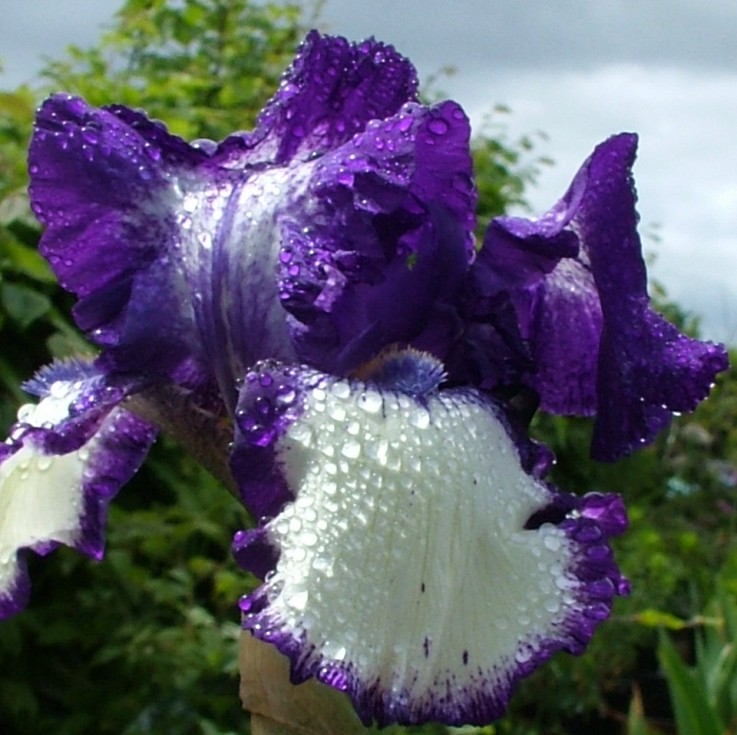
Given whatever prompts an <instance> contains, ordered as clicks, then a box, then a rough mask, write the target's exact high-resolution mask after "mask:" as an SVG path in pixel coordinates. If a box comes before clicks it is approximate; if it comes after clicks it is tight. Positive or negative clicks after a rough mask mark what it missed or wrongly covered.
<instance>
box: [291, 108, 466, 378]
mask: <svg viewBox="0 0 737 735" xmlns="http://www.w3.org/2000/svg"><path fill="white" fill-rule="evenodd" d="M469 135H470V130H469V125H468V120H467V118H466V116H465V114H464V113H463V111H462V110H461V109H460V108H459V107H458V106H457V105H456V104H454V103H452V102H446V103H443V104H441V105H438V106H436V107H432V108H429V109H428V108H424V107H421V106H419V105H407V106H405V107H404V108H403V109H402V111H401V112H400V114H399V115H397V116H396V117H393V118H389V119H388V120H383V121H374V122H372V123H370V124H369V125H368V127H367V129H366V131H365V132H363V133H361V134H360V135H357V136H356V137H355V138H354V139H353V140H351V141H350V142H349V143H347V144H346V145H344V146H342V147H341V148H339V149H338V150H336V151H334V152H332V153H331V154H329V155H326V156H324V157H323V158H322V159H320V161H319V162H318V163H317V166H316V168H315V172H314V175H313V176H312V177H311V179H310V183H309V194H308V197H309V201H310V202H312V205H311V206H307V207H304V206H300V207H294V208H293V209H292V210H290V209H285V210H284V222H285V224H284V232H285V236H284V239H283V242H284V244H283V246H282V249H281V252H280V271H279V273H280V292H281V298H282V303H283V304H284V306H285V307H286V308H287V309H288V310H289V312H290V313H291V314H292V316H293V319H292V320H291V327H292V335H293V339H294V342H295V345H296V347H297V352H298V355H299V357H300V359H302V360H304V361H305V362H307V363H309V364H311V365H314V366H316V367H319V368H320V369H323V370H326V371H330V372H337V373H341V374H345V373H347V372H349V371H350V370H352V369H354V368H356V367H357V366H358V365H359V364H361V363H362V362H364V361H366V360H369V359H371V357H372V356H374V355H376V354H377V353H378V352H380V351H381V350H382V349H383V348H384V347H386V346H387V345H390V344H392V343H395V342H400V343H403V344H413V345H415V346H418V347H421V348H423V349H426V350H430V351H432V352H434V353H435V354H437V355H438V356H440V357H443V356H444V354H445V352H446V351H447V348H448V344H449V343H450V341H451V339H452V338H453V336H454V334H455V332H457V331H459V326H458V325H457V324H456V323H455V322H454V321H453V319H454V317H453V310H452V309H451V307H450V304H452V303H453V302H454V300H455V299H456V298H457V292H458V289H459V288H460V286H461V285H462V283H463V278H464V276H465V272H466V270H467V268H468V265H469V262H470V261H471V260H472V258H473V234H472V233H473V227H474V223H475V215H474V210H475V204H476V193H475V189H474V186H473V181H472V162H471V158H470V155H469ZM346 233H348V235H347V234H346Z"/></svg>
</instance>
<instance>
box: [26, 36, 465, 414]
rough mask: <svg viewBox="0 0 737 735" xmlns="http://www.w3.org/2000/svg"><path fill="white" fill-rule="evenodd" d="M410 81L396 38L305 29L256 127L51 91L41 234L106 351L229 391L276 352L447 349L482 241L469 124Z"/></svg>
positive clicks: (35, 172)
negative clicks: (455, 297)
mask: <svg viewBox="0 0 737 735" xmlns="http://www.w3.org/2000/svg"><path fill="white" fill-rule="evenodd" d="M415 96H416V74H415V71H414V69H413V67H412V66H411V64H409V62H407V60H406V59H404V58H403V57H401V56H400V55H399V54H397V53H396V52H395V51H394V50H393V49H392V48H391V47H388V46H384V45H382V44H379V43H377V42H374V41H367V42H364V43H362V44H358V45H351V44H349V43H348V42H346V41H345V40H344V39H340V38H330V37H322V36H320V35H319V34H317V33H312V34H310V35H309V37H308V39H307V41H306V42H305V44H304V46H303V47H302V49H301V51H300V54H299V55H298V57H297V59H296V60H295V62H294V64H293V66H292V67H291V69H290V70H289V71H288V72H287V74H286V76H285V78H284V81H283V84H282V86H281V88H280V90H279V91H278V92H277V94H276V95H275V97H274V98H273V100H272V101H271V102H270V103H269V104H268V105H267V107H266V108H265V110H264V112H263V113H262V115H261V117H260V119H259V124H258V127H257V129H256V130H255V131H254V132H253V133H249V134H243V135H238V136H233V137H231V138H229V139H228V140H226V141H224V142H223V143H222V144H221V146H220V147H219V148H218V147H214V148H213V147H212V146H206V145H203V144H201V143H198V144H194V145H192V146H190V145H188V144H187V143H185V142H184V141H182V140H180V139H179V138H177V137H176V136H172V135H170V134H169V133H168V132H167V131H166V129H165V128H164V127H163V125H161V124H159V123H155V122H152V121H150V120H148V119H147V118H145V116H143V115H142V114H140V113H138V112H133V111H131V110H128V109H126V108H124V107H120V106H114V107H110V108H107V109H95V108H92V107H90V106H89V105H87V104H86V103H85V102H84V101H82V100H80V99H76V98H71V97H68V96H62V95H57V96H55V97H52V98H51V99H50V100H48V101H47V102H46V103H45V104H44V105H43V106H42V107H41V109H40V111H39V114H38V118H37V122H36V128H35V132H34V137H33V141H32V144H31V149H30V156H29V160H30V172H31V188H30V192H31V200H32V204H33V207H34V210H35V211H36V213H37V215H38V217H39V219H40V220H41V221H42V223H44V224H45V225H46V232H45V233H44V235H43V238H42V242H41V250H42V252H43V253H44V254H45V255H46V257H47V258H48V259H49V260H50V262H51V264H52V266H53V268H54V270H55V271H56V272H57V274H58V275H59V278H60V280H61V282H62V284H63V285H64V286H65V287H66V288H68V289H70V290H72V291H73V292H74V293H76V294H77V295H78V296H79V299H80V300H79V303H78V304H77V306H76V308H75V316H76V319H77V322H78V323H79V325H80V326H81V327H82V328H83V329H84V330H85V331H87V332H88V334H89V335H90V336H91V338H92V339H93V340H94V341H96V342H97V344H99V345H100V346H101V347H102V348H103V354H102V356H101V364H103V365H105V367H106V369H108V370H110V371H115V372H119V373H130V374H141V373H142V372H145V373H146V374H147V375H149V376H151V377H158V378H164V379H169V380H172V379H173V380H174V381H175V382H180V383H182V382H186V383H187V384H188V385H190V386H194V387H200V386H203V385H204V384H209V383H210V382H211V381H212V379H214V380H215V381H216V382H217V384H218V386H219V388H220V391H221V393H222V394H223V398H224V401H225V403H226V405H227V406H228V408H231V409H232V406H233V404H234V402H235V397H236V396H235V388H234V386H235V381H236V378H237V377H239V376H240V375H242V374H243V372H244V371H245V370H246V369H247V367H248V366H249V365H251V364H253V363H254V362H255V361H256V360H259V359H263V358H266V357H274V358H278V359H282V360H286V361H291V360H293V359H295V357H296V356H297V353H298V352H299V353H304V354H305V355H307V353H309V354H310V356H311V357H315V356H316V354H317V352H319V350H320V349H321V348H322V347H324V346H326V345H327V346H328V347H329V352H330V354H329V356H328V357H326V358H325V359H323V360H316V364H320V366H322V367H326V366H328V364H329V366H330V367H333V366H338V365H349V364H350V363H352V362H353V363H356V362H357V361H358V362H360V361H361V360H363V359H367V358H368V357H370V356H371V354H373V353H374V352H376V351H377V348H378V349H381V348H382V347H384V346H386V344H387V343H388V342H390V341H404V342H409V341H416V342H417V343H418V344H420V345H421V346H423V347H424V346H433V345H434V344H437V345H438V347H437V349H436V351H437V352H441V351H442V349H443V347H444V346H445V345H446V344H447V343H448V342H449V340H450V335H451V334H452V333H453V331H454V330H455V331H457V330H458V326H457V320H455V321H454V318H453V312H452V309H450V308H449V307H448V306H447V305H445V301H449V300H450V298H451V293H452V292H453V291H454V289H457V288H458V286H459V283H460V281H461V277H462V274H463V271H464V270H465V268H466V267H467V264H468V260H469V259H470V257H471V256H472V246H471V234H470V233H471V231H472V229H473V222H474V214H473V209H474V203H475V192H474V189H473V184H472V179H471V161H470V156H469V153H468V136H469V131H468V122H467V120H466V118H465V115H464V114H463V112H462V111H461V110H460V109H459V108H458V107H457V106H455V105H453V104H451V103H445V104H444V105H440V106H437V107H435V108H432V109H427V108H424V107H422V106H420V105H418V104H416V103H413V102H411V101H412V100H414V99H415ZM407 104H409V106H405V107H404V108H402V106H403V105H407ZM400 109H403V111H402V112H400ZM348 179H350V181H348ZM290 258H291V260H290ZM400 292H403V293H400ZM364 297H365V298H364ZM415 297H416V298H415ZM336 304H337V305H339V307H340V308H339V309H338V308H335V309H334V308H333V307H334V306H335V305H336ZM338 311H339V312H340V315H338V314H337V312H338ZM326 315H328V316H327V317H326ZM295 342H297V343H298V345H297V346H295ZM303 359H304V358H303Z"/></svg>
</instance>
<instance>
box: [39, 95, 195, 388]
mask: <svg viewBox="0 0 737 735" xmlns="http://www.w3.org/2000/svg"><path fill="white" fill-rule="evenodd" d="M203 158H205V156H204V154H203V153H202V152H201V151H198V150H196V149H195V148H192V147H191V146H189V145H187V144H186V143H185V142H184V141H182V140H180V139H179V138H176V137H175V136H172V135H169V134H168V133H167V132H166V130H165V129H164V128H163V126H162V125H159V124H155V123H152V122H151V121H149V120H148V119H147V118H145V117H144V116H143V115H142V114H140V113H136V112H133V111H131V110H127V109H126V108H122V107H113V108H109V109H96V108H93V107H91V106H89V105H87V103H85V102H84V101H83V100H81V99H79V98H75V97H70V96H68V95H55V96H53V97H51V98H50V99H48V100H47V101H46V102H45V103H44V104H43V105H42V106H41V108H40V109H39V111H38V114H37V117H36V124H35V128H34V134H33V138H32V141H31V146H30V150H29V171H30V176H31V184H30V188H29V192H30V197H31V203H32V206H33V210H34V212H35V214H36V216H37V217H38V219H39V220H40V221H41V222H42V223H43V224H44V225H45V226H46V230H45V232H44V235H43V237H42V240H41V244H40V249H41V252H42V254H43V255H44V256H45V257H46V258H47V259H48V261H49V262H50V264H51V266H52V268H53V269H54V271H55V273H56V274H57V276H58V277H59V280H60V282H61V284H62V285H63V286H64V287H65V288H67V289H68V290H70V291H72V292H73V293H75V294H76V295H77V296H78V297H79V301H78V303H77V305H76V307H75V310H74V314H75V318H76V320H77V323H78V324H79V326H80V327H81V328H82V329H84V330H85V331H86V332H87V333H88V334H89V335H90V337H91V338H92V339H93V340H94V341H95V342H96V343H97V344H99V345H101V346H102V347H104V348H106V350H105V356H104V358H103V360H104V361H105V362H106V363H107V364H108V367H110V368H114V369H116V370H118V371H120V372H139V373H140V372H144V371H145V372H148V373H149V374H159V375H165V376H170V375H171V374H172V373H174V372H176V371H177V370H179V369H181V368H182V366H183V365H184V364H185V363H187V362H188V361H189V360H190V359H191V358H192V357H193V356H197V357H200V356H201V355H200V354H199V350H198V349H197V348H198V345H197V344H196V340H195V339H194V336H195V334H194V328H193V314H192V305H191V302H192V298H191V295H190V294H189V293H188V291H189V289H188V286H187V284H186V281H185V280H184V278H183V276H182V274H180V273H179V272H178V269H177V268H176V267H173V266H172V265H171V261H172V260H174V259H175V257H176V255H177V250H178V249H179V247H180V242H179V238H178V225H177V221H176V217H177V212H178V211H179V210H181V201H180V200H178V199H177V187H176V181H172V179H171V172H172V170H177V171H179V172H182V171H191V169H192V168H193V167H194V166H195V165H196V164H197V163H199V162H200V161H202V160H203ZM180 199H181V197H180Z"/></svg>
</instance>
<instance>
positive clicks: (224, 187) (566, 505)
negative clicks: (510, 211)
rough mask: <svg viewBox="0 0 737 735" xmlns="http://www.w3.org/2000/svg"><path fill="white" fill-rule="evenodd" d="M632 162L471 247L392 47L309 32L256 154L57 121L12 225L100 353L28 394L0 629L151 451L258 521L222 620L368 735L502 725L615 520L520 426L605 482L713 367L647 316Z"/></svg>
mask: <svg viewBox="0 0 737 735" xmlns="http://www.w3.org/2000/svg"><path fill="white" fill-rule="evenodd" d="M175 27H176V26H175ZM635 145H636V141H635V138H634V137H633V136H630V135H621V136H617V137H614V138H612V139H610V140H609V141H606V142H605V143H603V144H602V145H600V146H599V147H597V149H596V150H595V151H594V153H593V154H592V156H591V158H590V159H589V160H588V161H587V162H586V163H585V164H584V166H583V167H582V168H581V170H580V171H579V173H578V174H577V176H576V178H575V179H574V182H573V184H572V185H571V188H570V189H569V191H568V192H567V193H566V195H565V196H564V198H563V199H562V200H561V201H560V202H559V203H558V204H556V205H555V206H554V207H553V209H552V210H551V211H550V212H549V213H548V214H546V215H545V216H543V217H542V218H540V219H538V220H525V219H521V218H513V217H497V218H495V219H493V220H492V222H491V224H490V226H489V228H488V230H487V233H486V235H485V238H484V243H483V246H482V247H481V248H480V249H477V248H476V247H475V244H474V240H473V229H474V226H475V216H474V209H475V204H476V196H475V189H474V186H473V179H472V172H471V159H470V152H469V129H468V123H467V120H466V118H465V116H464V114H463V112H462V111H461V110H460V108H458V107H457V106H456V105H454V104H453V103H449V102H446V103H440V104H437V105H433V106H431V107H427V106H423V105H421V104H419V103H418V102H417V101H416V77H415V73H414V70H413V68H412V67H411V65H410V64H409V63H408V62H407V61H406V60H405V59H403V58H402V57H401V56H399V55H398V54H396V52H395V51H394V50H393V49H391V47H387V46H383V45H382V44H379V43H376V42H365V43H363V44H359V45H351V44H348V43H347V42H346V41H344V40H342V39H334V38H329V37H322V36H320V35H319V34H316V33H312V34H310V35H309V36H308V39H307V41H306V43H305V44H304V46H303V47H302V48H301V50H300V52H299V54H298V56H297V58H296V60H295V61H294V63H293V64H292V66H291V67H290V69H289V71H288V72H287V74H286V76H285V77H284V79H283V81H282V83H281V86H280V89H279V91H278V92H277V94H276V95H275V97H274V98H273V99H272V101H271V102H270V103H268V104H267V106H266V107H265V108H264V110H263V112H262V113H261V114H260V115H259V117H258V120H257V124H256V127H255V129H254V131H253V132H251V133H238V134H234V135H231V136H228V137H227V138H225V139H224V140H223V141H221V142H220V143H215V142H212V141H210V140H206V139H200V140H197V141H196V142H195V143H193V144H187V143H185V142H184V140H182V139H181V138H178V137H176V136H174V135H172V134H170V133H169V132H168V131H167V130H166V129H165V128H164V127H163V126H162V125H160V124H158V123H153V122H151V121H150V120H149V119H148V118H146V117H145V116H144V115H143V114H141V113H137V112H133V111H131V110H130V109H128V108H125V107H122V106H120V105H116V106H113V107H109V108H103V109H99V108H96V107H95V106H94V105H92V104H89V103H87V102H84V101H83V100H82V99H80V98H77V97H70V96H64V95H57V96H55V97H52V98H51V99H50V100H48V101H47V102H46V103H45V104H44V106H43V107H42V108H41V110H40V112H39V114H38V117H37V120H36V125H35V132H34V138H33V142H32V144H31V153H30V172H31V199H32V203H33V207H34V211H35V212H36V214H37V216H38V217H39V219H40V220H41V221H42V222H43V223H44V224H45V225H46V231H45V234H44V236H43V239H42V242H41V251H42V253H43V254H44V256H45V257H46V258H47V259H48V261H49V262H50V263H51V265H52V268H53V269H54V271H55V272H56V274H57V275H58V276H59V278H60V280H61V282H62V285H64V286H65V288H67V289H69V290H70V291H72V292H73V293H75V294H76V295H77V297H78V302H77V304H76V306H75V311H74V314H75V319H76V321H77V324H78V325H79V326H80V327H81V328H82V329H83V330H84V331H85V332H86V333H87V335H88V337H89V338H90V339H91V340H92V341H93V342H95V343H96V344H97V346H98V348H99V350H100V352H99V355H98V356H97V357H96V358H94V359H92V360H76V361H65V362H57V363H54V364H52V365H51V366H50V367H48V368H46V369H44V370H42V371H41V372H40V373H39V374H38V375H37V377H36V378H35V379H34V380H33V381H31V382H30V383H28V384H27V387H28V389H29V390H31V391H32V392H35V393H36V394H37V395H38V396H39V398H40V401H39V403H38V404H36V405H34V406H29V407H25V408H23V409H22V410H21V412H20V413H19V417H18V423H17V424H16V426H15V427H14V429H13V430H12V432H11V436H10V439H9V441H8V443H7V444H6V445H5V447H6V448H5V450H4V452H3V463H2V465H0V470H2V473H3V475H2V477H3V484H2V487H1V489H0V493H2V497H3V499H4V502H5V503H6V507H7V510H6V512H5V514H4V516H3V518H2V520H1V521H0V523H2V526H0V529H1V533H0V539H1V541H0V543H1V544H2V546H0V548H2V550H3V553H4V562H5V565H4V567H3V568H2V577H0V579H2V592H1V593H0V599H2V610H3V612H4V613H6V614H11V613H14V612H16V611H17V610H18V609H19V608H20V607H22V606H23V605H24V604H25V600H26V597H27V593H28V589H27V578H26V575H25V572H24V568H23V560H24V556H22V555H20V556H16V550H17V549H20V550H22V549H24V548H32V549H34V550H36V551H37V552H39V553H44V554H45V553H47V552H48V551H50V550H51V549H52V548H55V547H56V546H57V545H58V544H59V543H65V544H67V545H70V546H73V547H75V548H77V549H79V550H81V551H84V552H86V553H90V554H92V555H97V556H99V555H100V554H101V552H102V530H103V525H104V519H105V513H106V510H107V503H108V501H109V499H110V498H111V497H112V495H114V494H115V492H116V491H117V489H118V488H119V487H120V486H121V485H122V484H123V483H124V482H125V481H126V480H127V479H128V477H129V476H130V475H131V473H132V472H133V471H135V469H136V467H137V466H138V465H139V463H140V462H141V460H142V458H143V456H144V455H145V453H146V451H147V449H148V446H149V445H150V443H151V441H152V439H153V435H154V433H155V429H156V428H159V429H162V430H163V431H165V432H167V433H169V434H171V435H172V436H173V437H174V438H176V439H177V440H178V441H179V442H180V443H181V444H182V445H183V446H184V447H185V448H186V449H187V450H189V451H190V452H191V453H192V454H193V455H194V456H195V457H196V458H198V459H199V460H200V461H202V462H203V464H205V466H207V467H208V468H209V469H210V470H211V471H212V472H213V473H214V474H215V475H216V476H217V477H219V478H220V479H221V481H222V482H223V483H224V484H225V485H226V486H229V487H230V488H231V490H232V491H233V492H234V493H235V494H236V496H237V497H238V498H239V499H240V500H241V501H242V502H243V503H244V505H245V506H246V508H248V510H249V511H250V512H251V513H252V515H253V516H254V517H255V518H256V519H258V524H257V526H256V527H255V528H251V529H249V530H246V531H243V532H240V533H239V534H237V535H236V540H235V544H234V551H235V555H236V558H237V559H238V561H239V562H240V563H241V564H242V565H243V566H244V567H246V568H247V569H249V570H251V571H252V572H253V573H254V574H255V575H256V576H258V577H259V578H261V579H263V580H264V581H263V584H261V585H260V586H259V587H258V588H257V589H256V590H255V591H254V592H253V593H251V594H249V595H247V596H245V597H244V599H243V600H242V602H241V608H242V610H243V612H244V619H243V622H244V626H245V627H246V628H247V629H248V630H250V631H251V632H252V633H253V635H254V636H255V637H256V638H260V639H262V640H264V641H266V642H268V643H272V644H274V645H275V646H276V648H278V649H279V650H280V651H282V652H283V653H285V654H287V655H288V656H289V658H290V659H291V675H292V679H293V680H294V681H300V680H302V679H305V678H308V677H315V678H317V679H319V680H320V681H322V682H325V683H326V684H328V685H330V686H332V687H334V688H335V689H337V690H339V691H342V692H346V693H347V694H348V695H349V696H350V697H351V699H352V700H353V703H354V706H355V707H356V709H357V711H358V712H359V714H360V715H361V718H362V719H363V720H364V722H369V721H371V720H372V719H375V720H377V721H378V722H379V723H382V724H385V723H387V722H392V721H400V722H424V721H428V720H440V721H444V722H448V723H455V724H459V723H463V722H476V723H479V724H482V723H485V722H488V721H489V720H491V719H493V718H494V717H497V716H499V715H500V714H501V713H502V711H503V710H504V708H505V706H506V703H507V700H508V698H509V695H510V693H511V690H512V688H513V686H514V685H515V684H516V682H517V681H518V680H519V679H520V678H522V677H523V676H525V675H527V674H529V673H530V672H531V671H532V670H533V669H535V668H536V667H537V666H539V665H540V664H541V663H542V662H544V661H545V660H547V659H548V658H549V657H550V655H551V654H552V653H554V652H555V651H556V650H560V649H564V650H568V651H571V652H574V653H578V652H581V651H582V650H583V648H584V647H585V645H586V643H587V642H588V640H589V638H590V637H591V635H592V634H593V631H594V629H595V628H596V626H597V625H598V624H599V623H600V622H601V621H602V620H603V619H605V618H606V617H607V616H608V615H609V612H610V609H611V604H612V601H613V598H614V597H615V596H616V595H618V594H622V593H624V592H626V589H627V585H626V582H625V581H624V579H623V577H622V575H621V573H620V572H619V570H618V568H617V567H616V565H615V564H614V562H613V560H612V558H611V550H610V548H609V538H610V537H611V536H613V535H616V534H617V533H619V532H621V531H622V530H623V529H624V526H625V522H626V521H625V516H624V510H623V506H622V503H621V501H620V499H619V498H617V497H616V496H612V495H608V494H602V493H591V494H588V495H584V496H575V495H570V494H567V493H562V492H560V491H558V490H557V489H556V488H555V487H554V486H553V485H551V484H550V483H549V482H548V481H546V479H545V476H546V474H547V472H548V470H549V469H550V464H551V455H550V453H549V452H548V451H547V450H546V449H545V448H544V447H542V446H540V445H538V444H536V443H534V442H532V441H531V440H530V439H529V438H528V436H527V433H526V420H529V418H530V416H531V414H532V413H533V412H534V408H535V397H539V399H540V403H541V407H542V409H543V410H545V411H547V412H550V413H556V414H570V413H573V414H581V415H591V414H595V417H596V418H595V424H594V435H593V445H592V451H593V453H594V455H595V456H597V457H598V458H600V459H615V458H618V457H621V456H625V455H628V454H630V453H632V452H633V451H634V450H635V449H637V448H639V447H641V446H643V445H645V444H648V443H650V442H651V441H652V440H653V439H654V438H655V436H656V434H657V433H658V432H659V431H660V430H661V429H663V428H664V427H665V426H667V425H668V423H669V421H670V416H671V413H672V412H673V411H684V410H691V409H692V408H693V407H694V406H695V405H696V403H697V402H698V401H699V400H700V399H701V398H703V397H704V396H705V395H706V393H707V392H708V389H709V386H710V384H711V382H712V381H713V378H714V375H715V374H716V372H718V371H719V370H721V369H724V367H725V365H726V356H725V354H724V351H723V350H722V349H721V348H720V347H717V346H714V345H708V344H702V343H699V342H697V341H695V340H692V339H690V338H688V337H685V336H683V335H680V334H679V333H678V332H677V330H676V329H675V328H674V327H672V326H671V325H669V324H668V323H667V322H665V321H663V320H662V319H661V318H660V317H658V316H657V315H656V314H655V312H653V311H652V309H651V307H650V305H649V303H648V299H647V295H646V291H645V272H644V264H643V262H642V258H641V254H640V247H639V239H638V237H637V234H636V230H635V225H636V214H635V210H634V202H635V200H634V192H633V187H632V181H631V173H630V171H631V165H632V162H633V159H634V152H635ZM50 478H53V481H54V483H55V484H57V485H58V487H59V488H61V492H60V493H56V494H55V495H54V496H53V501H51V499H50V496H49V489H48V488H49V481H50ZM62 493H64V494H62ZM36 508H43V509H44V513H38V512H36ZM21 554H22V552H21ZM489 566H491V567H492V568H493V572H492V571H490V570H489ZM499 590H503V592H504V594H503V595H499V594H498V593H499ZM387 611H391V612H390V614H389V615H387V614H386V613H387ZM141 721H142V720H141Z"/></svg>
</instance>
